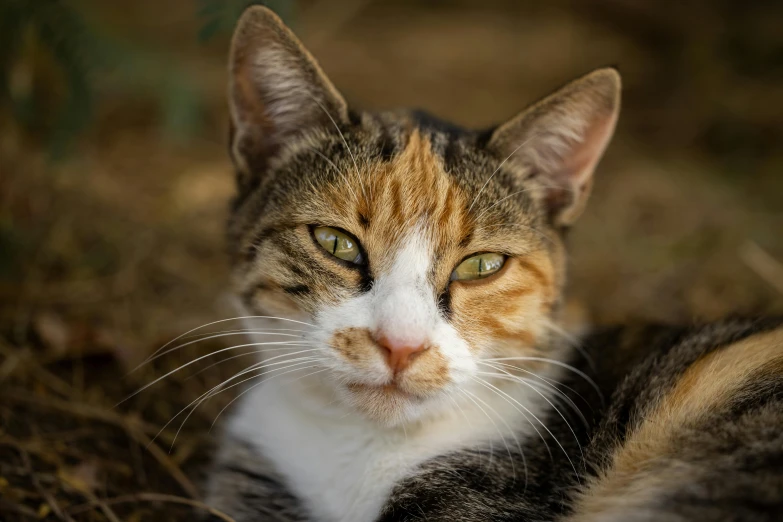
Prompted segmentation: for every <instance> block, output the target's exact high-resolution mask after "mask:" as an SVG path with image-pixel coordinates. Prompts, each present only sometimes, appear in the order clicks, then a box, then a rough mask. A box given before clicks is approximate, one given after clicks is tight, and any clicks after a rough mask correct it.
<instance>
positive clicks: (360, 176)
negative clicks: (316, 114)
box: [308, 93, 367, 199]
mask: <svg viewBox="0 0 783 522" xmlns="http://www.w3.org/2000/svg"><path fill="white" fill-rule="evenodd" d="M308 95H309V96H310V98H312V100H313V101H314V102H315V103H316V104H317V105H318V106H319V107H320V108H321V110H322V111H324V114H326V116H327V117H328V118H329V121H331V122H332V125H334V128H335V129H336V130H337V133H338V134H339V135H340V139H341V140H343V145H345V150H347V151H348V154H349V155H350V156H351V161H353V167H354V168H355V169H356V178H357V179H358V180H359V185H360V186H361V187H362V194H364V199H367V191H366V190H365V188H364V182H363V181H362V175H361V173H360V172H359V165H357V163H356V157H355V156H354V155H353V152H351V147H349V146H348V141H346V139H345V136H344V135H343V131H341V130H340V126H339V125H337V122H336V121H334V118H332V115H331V114H329V111H327V110H326V107H324V106H323V105H322V104H321V102H320V101H318V99H317V98H316V97H315V96H313V95H312V94H310V93H308Z"/></svg>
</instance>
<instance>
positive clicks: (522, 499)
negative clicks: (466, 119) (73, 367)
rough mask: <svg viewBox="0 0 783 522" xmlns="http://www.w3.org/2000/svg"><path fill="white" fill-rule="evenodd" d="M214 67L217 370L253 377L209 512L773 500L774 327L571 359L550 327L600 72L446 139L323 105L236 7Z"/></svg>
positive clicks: (213, 479)
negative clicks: (222, 340)
mask: <svg viewBox="0 0 783 522" xmlns="http://www.w3.org/2000/svg"><path fill="white" fill-rule="evenodd" d="M230 60H231V61H230V68H229V72H230V88H229V102H230V113H231V135H230V142H231V146H230V151H231V155H232V159H233V161H234V164H235V167H236V171H237V184H238V195H237V197H236V198H235V201H234V204H233V208H232V214H231V219H230V223H229V234H228V235H229V243H230V252H231V258H232V262H233V268H234V276H235V285H236V292H237V295H238V296H239V299H240V301H241V303H242V305H243V306H244V308H245V309H246V310H247V313H246V314H245V315H247V316H253V321H254V322H252V323H249V326H250V329H251V331H252V335H254V336H255V338H254V339H253V340H254V341H256V342H257V343H258V347H259V348H260V350H259V351H260V352H261V354H262V355H261V361H260V362H259V363H257V364H255V365H253V366H251V367H249V368H248V370H247V371H246V372H244V373H242V374H238V375H237V376H235V378H234V379H232V381H233V382H234V383H236V382H237V381H240V382H241V380H243V379H245V378H248V377H247V376H248V375H250V376H251V377H254V376H259V375H261V374H263V376H262V377H261V378H260V382H256V383H254V384H253V385H252V386H250V387H249V388H247V390H246V391H245V392H244V393H243V395H242V397H241V402H240V404H239V407H238V408H237V409H236V411H234V412H233V414H232V417H231V418H230V420H229V422H228V423H227V425H226V427H225V433H224V436H223V439H222V442H221V447H220V451H219V455H218V457H217V458H216V461H215V465H214V468H213V470H212V474H211V476H210V483H209V496H208V502H209V503H210V505H213V506H215V507H216V508H218V509H220V510H222V511H224V512H226V513H227V514H229V515H230V516H231V517H233V518H234V519H235V520H236V521H237V522H244V521H251V520H253V521H256V520H285V521H309V520H313V521H346V522H351V521H359V522H360V521H373V520H384V521H392V520H419V519H421V520H465V521H468V520H470V521H483V520H555V519H557V518H558V517H569V518H567V520H570V521H573V522H582V521H585V522H586V521H592V520H669V519H671V520H680V519H683V520H684V519H689V517H690V516H691V514H693V513H698V514H699V517H700V518H703V519H705V520H772V518H769V517H770V516H773V515H768V516H767V515H765V513H773V514H774V513H776V512H777V513H780V508H781V502H783V483H782V482H781V481H782V479H781V477H783V472H781V471H780V470H779V468H780V464H781V463H783V459H782V458H781V457H783V437H782V436H781V432H782V431H783V430H782V429H781V428H783V413H782V410H783V408H781V400H782V398H781V391H780V390H783V356H782V355H781V352H782V351H783V348H782V347H783V329H782V328H781V323H780V321H777V322H775V321H772V320H770V321H766V322H752V321H751V322H743V321H734V322H726V323H721V324H714V325H708V326H705V327H702V328H692V329H672V328H665V327H661V328H658V329H646V330H643V331H642V332H641V333H638V332H637V333H635V334H634V332H633V331H620V332H610V333H606V334H601V335H594V336H591V337H590V338H588V339H587V340H585V342H584V343H583V346H582V351H581V352H580V351H578V350H575V349H574V346H573V343H572V342H571V341H570V340H569V339H568V337H567V336H566V335H564V333H563V330H562V328H561V326H560V320H561V319H560V316H561V313H562V311H561V309H562V293H563V285H564V282H565V274H564V264H565V248H564V235H565V233H566V231H567V230H568V228H569V227H570V226H571V225H572V224H573V223H574V221H575V220H576V218H577V217H578V216H579V214H580V212H581V211H582V209H583V207H584V205H585V202H586V200H587V197H588V194H589V192H590V187H591V185H592V175H593V172H594V170H595V167H596V165H597V163H598V161H599V159H600V157H601V155H602V153H603V151H604V150H605V148H606V146H607V145H608V143H609V141H610V139H611V136H612V133H613V130H614V127H615V123H616V121H617V117H618V112H619V105H620V101H619V100H620V77H619V75H618V73H617V72H616V71H615V70H614V69H611V68H605V69H599V70H596V71H594V72H592V73H590V74H587V75H586V76H584V77H582V78H579V79H577V80H576V81H574V82H572V83H570V84H568V85H567V86H565V87H563V88H561V89H560V90H558V91H557V92H555V93H554V94H552V95H550V96H548V97H546V98H544V99H543V100H541V101H539V102H538V103H536V104H534V105H533V106H531V107H530V108H528V109H526V110H524V111H523V112H521V113H520V114H519V115H517V116H515V117H513V118H512V119H510V120H509V121H508V122H506V123H504V124H502V125H499V126H497V127H495V128H492V129H489V130H487V131H469V130H463V129H459V128H457V127H455V126H452V125H449V124H447V123H444V122H441V121H439V120H438V119H437V118H434V117H432V116H428V115H426V114H424V113H420V112H414V111H397V112H381V113H367V112H356V111H354V110H351V109H349V107H348V106H347V104H346V102H345V100H344V99H343V97H342V96H341V95H340V93H339V92H338V91H337V90H336V89H335V87H334V86H333V85H332V83H331V82H330V81H329V80H328V78H327V77H326V76H325V75H324V73H323V71H322V70H321V69H320V67H319V66H318V64H317V63H316V61H315V60H314V59H313V58H312V56H311V55H310V54H309V53H308V52H307V51H306V50H305V49H304V48H303V47H302V45H301V44H300V43H299V41H298V40H297V39H296V37H295V36H294V35H293V34H292V33H291V31H290V30H289V29H288V28H286V27H285V26H284V25H283V24H282V22H281V21H280V20H279V19H278V18H277V16H276V15H274V14H273V13H272V12H271V11H269V10H267V9H265V8H262V7H253V8H250V9H249V10H248V11H246V12H245V14H244V15H243V16H242V19H241V20H240V22H239V25H238V27H237V30H236V33H235V36H234V40H233V44H232V50H231V59H230ZM258 321H260V322H258ZM259 325H261V326H263V329H261V328H260V326H259ZM275 335H278V336H283V337H281V338H283V339H286V338H288V339H293V340H290V341H285V340H284V341H280V342H278V343H274V342H273V341H270V339H273V338H275V337H274V336H275ZM286 342H288V345H285V344H284V343H286ZM270 346H275V348H270ZM589 356H592V359H594V361H595V363H594V364H593V365H592V366H591V365H590V364H588V362H587V360H588V359H587V357H589ZM602 397H603V398H605V402H602ZM767 459H770V460H767ZM726 477H731V480H732V481H733V486H732V487H727V486H726V480H727V478H726ZM775 510H777V511H775ZM745 514H747V516H745ZM765 516H766V517H767V518H764V517H765ZM678 517H679V518H678ZM710 517H711V518H710Z"/></svg>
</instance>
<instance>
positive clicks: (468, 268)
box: [451, 252, 506, 281]
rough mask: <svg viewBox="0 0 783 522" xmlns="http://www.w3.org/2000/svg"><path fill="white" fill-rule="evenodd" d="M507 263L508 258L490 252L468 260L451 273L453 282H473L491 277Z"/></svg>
mask: <svg viewBox="0 0 783 522" xmlns="http://www.w3.org/2000/svg"><path fill="white" fill-rule="evenodd" d="M505 262H506V256H504V255H502V254H495V253H492V252H488V253H485V254H478V255H475V256H473V257H469V258H467V259H466V260H465V261H463V262H462V263H460V264H459V266H458V267H457V268H455V269H454V271H453V272H452V273H451V280H452V281H471V280H473V279H483V278H485V277H489V276H491V275H492V274H494V273H495V272H497V271H498V270H500V269H501V268H503V264H504V263H505Z"/></svg>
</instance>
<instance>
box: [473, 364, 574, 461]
mask: <svg viewBox="0 0 783 522" xmlns="http://www.w3.org/2000/svg"><path fill="white" fill-rule="evenodd" d="M478 373H479V374H484V375H492V376H495V375H497V374H494V373H489V372H478ZM518 382H520V383H521V384H524V385H525V386H527V387H528V388H530V389H531V390H533V391H534V392H536V393H537V394H538V395H540V396H541V398H542V399H544V400H545V401H546V403H547V404H549V405H550V406H551V407H552V408H553V409H554V410H555V411H556V412H557V414H558V415H559V416H560V418H561V419H563V422H565V423H566V426H568V429H569V431H570V432H571V435H573V436H574V442H576V445H577V447H578V448H579V453H580V455H581V456H582V461H584V458H585V455H584V452H583V451H582V445H581V444H580V443H579V437H577V436H576V432H575V431H574V429H573V428H572V427H571V424H570V423H569V422H568V420H567V419H566V418H565V415H563V414H562V412H561V411H560V410H559V409H557V407H556V406H555V405H554V404H552V401H550V400H549V398H548V397H546V396H545V395H544V394H543V393H541V392H540V391H539V390H537V389H536V388H535V387H534V386H533V385H531V384H530V383H528V382H525V380H524V379H520V380H519V381H518ZM487 384H489V383H487ZM585 426H587V421H586V420H585Z"/></svg>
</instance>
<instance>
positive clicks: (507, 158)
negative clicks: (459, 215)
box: [468, 134, 536, 213]
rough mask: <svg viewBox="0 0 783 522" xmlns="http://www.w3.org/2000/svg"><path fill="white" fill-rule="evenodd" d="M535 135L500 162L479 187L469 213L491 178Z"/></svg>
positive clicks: (533, 136)
mask: <svg viewBox="0 0 783 522" xmlns="http://www.w3.org/2000/svg"><path fill="white" fill-rule="evenodd" d="M535 137H536V135H535V134H533V135H532V136H530V137H529V138H528V139H526V140H525V141H523V142H522V143H521V144H520V145H519V147H517V148H516V149H514V150H513V151H511V154H509V155H508V156H506V159H504V160H503V161H501V162H500V165H498V168H496V169H495V172H493V173H492V175H491V176H490V177H489V178H487V181H485V182H484V184H483V185H482V186H481V189H479V191H478V194H476V197H475V198H473V202H472V203H471V204H470V207H468V213H470V211H471V209H473V205H475V204H476V201H477V200H478V198H479V196H480V195H481V193H482V192H484V189H485V188H487V184H489V182H490V180H491V179H492V178H494V177H495V174H497V173H498V171H499V170H500V169H501V167H503V165H505V164H506V162H507V161H508V160H510V159H511V157H512V156H513V155H514V154H516V153H517V151H518V150H519V149H521V148H522V147H524V146H525V145H527V144H528V143H529V142H530V140H532V139H533V138H535Z"/></svg>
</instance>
